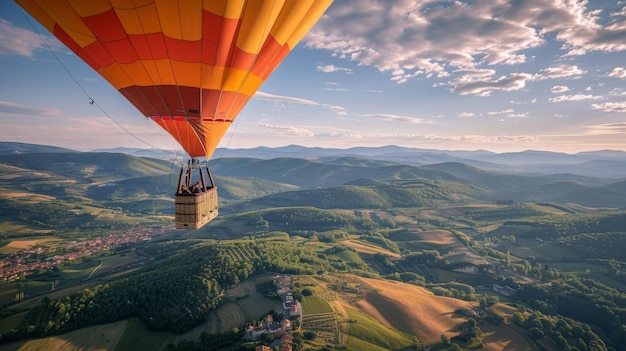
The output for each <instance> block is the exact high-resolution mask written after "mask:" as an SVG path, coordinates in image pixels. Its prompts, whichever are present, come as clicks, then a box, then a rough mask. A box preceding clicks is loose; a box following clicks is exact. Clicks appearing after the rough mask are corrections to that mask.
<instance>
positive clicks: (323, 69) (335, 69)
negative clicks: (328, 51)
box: [317, 65, 354, 74]
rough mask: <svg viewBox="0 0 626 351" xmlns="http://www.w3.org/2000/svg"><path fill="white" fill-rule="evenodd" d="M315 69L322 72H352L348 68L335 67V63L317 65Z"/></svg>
mask: <svg viewBox="0 0 626 351" xmlns="http://www.w3.org/2000/svg"><path fill="white" fill-rule="evenodd" d="M317 70H318V71H320V72H324V73H333V72H345V73H346V74H352V73H354V72H352V70H351V69H350V68H344V67H337V66H335V65H326V66H317Z"/></svg>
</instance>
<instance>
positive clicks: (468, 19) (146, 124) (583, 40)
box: [0, 0, 626, 153]
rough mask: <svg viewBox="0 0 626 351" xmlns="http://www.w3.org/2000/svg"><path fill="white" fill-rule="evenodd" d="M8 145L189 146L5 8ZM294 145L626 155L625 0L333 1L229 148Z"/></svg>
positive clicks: (1, 112) (2, 34)
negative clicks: (18, 143)
mask: <svg viewBox="0 0 626 351" xmlns="http://www.w3.org/2000/svg"><path fill="white" fill-rule="evenodd" d="M42 39H43V40H42ZM91 99H93V100H94V101H95V102H96V103H95V104H90V102H91ZM0 141H14V142H24V143H34V144H45V145H54V146H61V147H68V148H72V149H75V150H81V151H89V150H94V149H101V148H114V147H138V148H153V147H154V148H159V149H167V150H170V149H180V147H179V146H178V145H177V144H176V142H175V141H174V140H173V139H172V138H171V137H169V135H168V134H166V133H165V132H164V131H162V130H161V129H160V128H159V127H158V126H157V125H156V124H155V123H154V122H152V121H149V120H147V119H145V117H143V116H142V115H141V114H140V113H139V111H137V110H136V109H135V108H134V107H133V106H132V105H131V104H130V103H128V102H127V101H126V100H125V99H124V97H123V96H122V95H121V94H120V93H119V92H117V91H116V90H115V89H113V88H112V87H111V86H110V85H109V84H108V83H107V82H106V81H105V80H104V79H102V78H101V77H100V76H99V75H98V74H97V73H96V72H95V71H93V70H92V69H91V68H90V67H88V66H87V65H86V64H84V63H82V61H80V59H78V58H77V57H76V56H75V55H74V54H73V53H72V52H71V51H69V50H68V49H67V48H65V47H64V46H63V45H62V44H61V43H60V42H58V41H57V40H56V39H54V37H52V36H51V35H50V34H49V33H48V32H46V31H45V30H44V29H43V27H41V26H39V25H38V24H37V23H36V21H34V20H33V19H32V18H31V17H30V16H29V15H28V14H26V13H25V12H24V11H23V10H21V8H20V7H19V6H18V5H16V4H15V3H14V2H13V1H6V0H4V1H0ZM292 144H295V145H303V146H308V147H324V148H342V149H345V148H350V147H357V146H367V147H376V146H385V145H399V146H404V147H411V148H420V149H438V150H478V149H483V150H489V151H492V152H497V153H502V152H516V151H523V150H529V149H532V150H544V151H555V152H565V153H576V152H581V151H590V150H604V149H611V150H623V151H626V1H624V0H620V1H617V0H615V1H609V0H591V1H582V0H510V1H504V0H476V1H467V0H463V1H461V0H458V1H429V0H423V1H415V0H335V2H334V3H333V4H332V5H331V6H330V8H329V9H328V10H327V11H326V13H325V15H324V16H323V17H322V18H321V19H320V21H319V22H318V23H317V24H316V25H315V27H314V28H313V29H312V30H311V31H310V32H309V33H308V34H307V36H306V37H305V38H304V39H303V40H302V42H301V43H300V44H299V45H298V46H297V47H296V48H295V49H294V50H293V51H292V52H291V53H290V54H289V56H288V57H287V58H286V59H285V60H284V61H283V62H282V63H281V65H279V66H278V68H277V69H276V70H275V71H274V73H273V74H272V75H271V76H270V78H268V79H267V80H266V82H265V83H264V84H263V86H261V88H260V89H259V91H258V92H257V93H256V95H255V96H254V97H253V98H252V99H251V100H250V102H249V103H248V105H247V106H246V107H245V108H244V110H243V112H242V113H241V114H240V115H239V117H238V118H237V120H236V121H235V122H234V123H233V125H232V126H231V127H230V129H229V131H228V133H227V134H226V135H225V137H224V138H223V139H222V141H221V143H220V145H219V146H220V147H225V148H253V147H257V146H267V147H279V146H286V145H292Z"/></svg>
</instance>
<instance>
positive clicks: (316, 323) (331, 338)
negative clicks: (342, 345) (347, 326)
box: [302, 312, 340, 344]
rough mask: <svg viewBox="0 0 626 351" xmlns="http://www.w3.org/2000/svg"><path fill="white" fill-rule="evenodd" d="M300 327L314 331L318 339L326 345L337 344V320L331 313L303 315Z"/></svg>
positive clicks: (338, 336)
mask: <svg viewBox="0 0 626 351" xmlns="http://www.w3.org/2000/svg"><path fill="white" fill-rule="evenodd" d="M302 327H303V328H304V329H306V330H311V331H314V332H315V334H316V335H317V337H318V338H321V339H324V340H325V341H326V342H328V343H332V344H338V343H339V338H340V335H339V334H340V333H339V328H338V326H337V318H336V317H335V314H334V313H332V312H329V313H316V314H307V315H304V316H303V317H302Z"/></svg>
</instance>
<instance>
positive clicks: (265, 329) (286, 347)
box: [245, 274, 302, 351]
mask: <svg viewBox="0 0 626 351" xmlns="http://www.w3.org/2000/svg"><path fill="white" fill-rule="evenodd" d="M273 282H274V287H275V288H276V294H277V295H278V296H280V299H281V301H282V304H281V306H279V307H277V308H275V309H274V314H271V315H267V316H265V318H263V320H262V321H261V322H259V323H257V324H256V325H254V324H248V325H247V326H246V332H245V333H246V334H245V338H246V339H248V340H261V339H262V338H263V336H265V335H270V336H274V337H275V339H274V341H273V342H272V343H270V345H268V346H265V345H261V346H257V347H256V349H255V351H270V350H274V349H275V348H278V349H279V350H280V351H291V350H292V349H293V345H292V342H293V336H292V335H291V330H292V329H293V325H292V323H293V322H294V321H296V323H298V324H299V323H301V321H302V305H301V304H300V302H299V301H298V300H296V299H294V297H293V291H292V290H291V283H292V278H291V275H288V274H280V275H276V276H274V278H273Z"/></svg>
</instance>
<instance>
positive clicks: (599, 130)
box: [587, 123, 626, 134]
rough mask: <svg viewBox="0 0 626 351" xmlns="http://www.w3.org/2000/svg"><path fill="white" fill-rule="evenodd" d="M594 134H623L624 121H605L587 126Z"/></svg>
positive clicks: (625, 130) (624, 130)
mask: <svg viewBox="0 0 626 351" xmlns="http://www.w3.org/2000/svg"><path fill="white" fill-rule="evenodd" d="M587 128H589V129H591V130H592V133H594V134H625V133H626V123H607V124H597V125H593V126H588V127H587Z"/></svg>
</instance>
